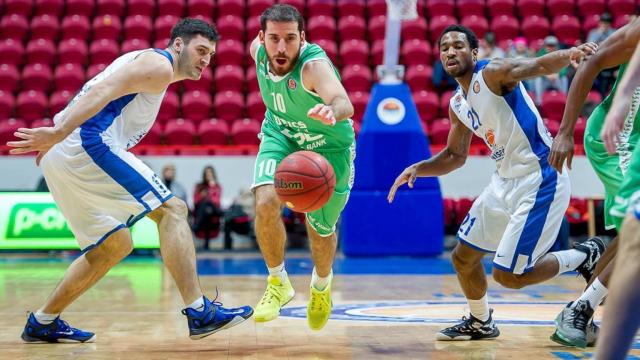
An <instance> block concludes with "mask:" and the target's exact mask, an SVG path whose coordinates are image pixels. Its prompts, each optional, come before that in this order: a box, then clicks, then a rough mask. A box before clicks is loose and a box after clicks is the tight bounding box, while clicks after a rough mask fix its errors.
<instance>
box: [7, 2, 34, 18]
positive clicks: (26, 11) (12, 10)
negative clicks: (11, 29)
mask: <svg viewBox="0 0 640 360" xmlns="http://www.w3.org/2000/svg"><path fill="white" fill-rule="evenodd" d="M4 6H5V10H6V14H8V15H11V14H16V15H21V16H25V17H26V16H29V15H30V14H31V11H32V7H33V2H32V0H5V5H4Z"/></svg>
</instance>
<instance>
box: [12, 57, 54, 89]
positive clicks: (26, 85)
mask: <svg viewBox="0 0 640 360" xmlns="http://www.w3.org/2000/svg"><path fill="white" fill-rule="evenodd" d="M52 80H53V74H52V73H51V68H50V67H49V65H47V64H39V63H36V64H27V65H25V67H24V68H22V76H21V78H20V82H21V85H22V88H23V89H25V90H36V91H47V90H49V88H50V87H51V81H52Z"/></svg>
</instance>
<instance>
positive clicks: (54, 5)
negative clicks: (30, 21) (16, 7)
mask: <svg viewBox="0 0 640 360" xmlns="http://www.w3.org/2000/svg"><path fill="white" fill-rule="evenodd" d="M63 9H64V0H35V14H36V15H42V14H48V15H51V16H56V17H57V16H60V15H62V10H63Z"/></svg>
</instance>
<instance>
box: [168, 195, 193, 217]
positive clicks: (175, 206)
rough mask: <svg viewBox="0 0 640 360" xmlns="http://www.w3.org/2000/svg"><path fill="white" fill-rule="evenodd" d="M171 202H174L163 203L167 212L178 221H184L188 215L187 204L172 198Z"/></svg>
mask: <svg viewBox="0 0 640 360" xmlns="http://www.w3.org/2000/svg"><path fill="white" fill-rule="evenodd" d="M172 200H175V201H167V202H166V203H165V205H166V207H167V212H168V213H169V214H171V215H173V216H175V217H177V218H179V219H186V218H187V215H189V208H188V207H187V203H185V202H184V201H183V200H181V199H178V198H176V197H174V198H173V199H172Z"/></svg>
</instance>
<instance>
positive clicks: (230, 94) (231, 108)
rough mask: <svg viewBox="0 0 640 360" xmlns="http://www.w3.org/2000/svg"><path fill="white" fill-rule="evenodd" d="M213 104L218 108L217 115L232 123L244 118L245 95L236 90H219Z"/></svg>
mask: <svg viewBox="0 0 640 360" xmlns="http://www.w3.org/2000/svg"><path fill="white" fill-rule="evenodd" d="M213 106H214V107H215V109H216V110H215V111H216V117H217V118H218V119H220V120H225V121H227V122H228V123H230V122H231V121H233V120H235V119H239V118H242V113H243V111H244V96H243V94H242V93H240V92H235V91H223V92H218V93H216V95H215V98H214V100H213Z"/></svg>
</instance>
